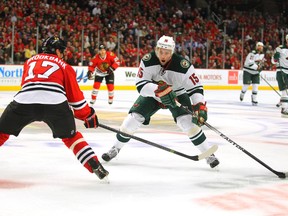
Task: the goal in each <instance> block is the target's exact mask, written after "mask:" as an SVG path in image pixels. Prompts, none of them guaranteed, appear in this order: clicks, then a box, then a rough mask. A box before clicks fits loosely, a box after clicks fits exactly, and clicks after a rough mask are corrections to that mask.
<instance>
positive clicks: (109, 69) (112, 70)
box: [107, 66, 114, 74]
mask: <svg viewBox="0 0 288 216" xmlns="http://www.w3.org/2000/svg"><path fill="white" fill-rule="evenodd" d="M113 72H114V69H113V68H112V67H111V66H110V67H108V69H107V73H108V74H112V73H113Z"/></svg>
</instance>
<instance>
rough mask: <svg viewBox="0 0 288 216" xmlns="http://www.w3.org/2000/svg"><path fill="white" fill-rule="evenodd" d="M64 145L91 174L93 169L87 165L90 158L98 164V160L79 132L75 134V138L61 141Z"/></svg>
mask: <svg viewBox="0 0 288 216" xmlns="http://www.w3.org/2000/svg"><path fill="white" fill-rule="evenodd" d="M62 141H63V142H64V143H65V145H66V146H67V147H68V148H69V149H71V150H72V151H73V153H74V154H75V156H76V158H77V159H78V160H79V161H80V163H81V164H82V165H83V166H84V167H85V168H86V169H88V170H89V172H91V173H93V168H92V167H91V165H90V164H89V163H88V161H89V160H90V159H91V158H94V160H95V161H96V162H97V163H98V158H97V156H96V154H95V153H94V151H93V149H92V148H91V147H90V146H89V145H88V143H87V142H86V141H85V140H84V138H83V136H82V134H81V133H80V132H76V134H75V136H73V137H71V138H65V139H62Z"/></svg>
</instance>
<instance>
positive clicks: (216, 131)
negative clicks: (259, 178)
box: [176, 101, 288, 179]
mask: <svg viewBox="0 0 288 216" xmlns="http://www.w3.org/2000/svg"><path fill="white" fill-rule="evenodd" d="M176 104H177V106H178V107H180V108H182V109H183V110H185V111H186V112H187V113H189V114H191V115H192V116H194V113H193V112H191V111H190V110H189V109H188V108H187V107H185V106H183V105H182V104H180V103H179V102H178V101H176ZM204 125H206V127H208V128H209V129H210V130H212V131H214V132H215V133H217V134H218V135H220V136H221V137H222V138H223V139H225V140H227V141H228V142H229V143H231V144H233V145H234V146H235V147H236V148H238V149H240V150H241V151H242V152H244V153H245V154H247V155H248V156H250V157H251V158H252V159H254V160H256V161H257V162H258V163H260V164H261V165H262V166H264V167H266V168H267V169H268V170H270V171H271V172H272V173H274V174H275V175H277V176H278V177H279V178H283V179H284V178H286V177H287V176H288V172H286V173H284V172H278V171H276V170H274V169H272V168H271V167H270V166H268V165H267V164H265V163H264V162H263V161H261V160H260V159H258V158H257V157H255V156H254V155H253V154H251V153H250V152H248V151H247V150H246V149H244V148H243V147H241V146H240V145H238V144H237V143H236V142H234V141H233V140H231V139H230V138H229V137H227V136H225V135H224V134H223V133H221V132H220V131H219V130H217V129H216V128H215V127H213V126H212V125H210V124H208V123H207V122H204Z"/></svg>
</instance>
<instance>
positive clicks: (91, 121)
mask: <svg viewBox="0 0 288 216" xmlns="http://www.w3.org/2000/svg"><path fill="white" fill-rule="evenodd" d="M90 109H91V112H90V115H89V116H88V117H87V118H86V119H85V120H84V126H85V127H86V128H97V127H98V124H99V122H98V118H97V115H96V113H95V110H94V109H93V108H92V107H90Z"/></svg>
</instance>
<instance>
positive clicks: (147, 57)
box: [143, 53, 151, 61]
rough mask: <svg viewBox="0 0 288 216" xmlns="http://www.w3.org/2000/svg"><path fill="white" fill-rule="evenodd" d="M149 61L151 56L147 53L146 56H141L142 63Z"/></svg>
mask: <svg viewBox="0 0 288 216" xmlns="http://www.w3.org/2000/svg"><path fill="white" fill-rule="evenodd" d="M150 59H151V54H150V53H148V54H146V55H144V56H143V61H149V60H150Z"/></svg>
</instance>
